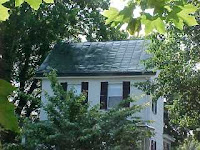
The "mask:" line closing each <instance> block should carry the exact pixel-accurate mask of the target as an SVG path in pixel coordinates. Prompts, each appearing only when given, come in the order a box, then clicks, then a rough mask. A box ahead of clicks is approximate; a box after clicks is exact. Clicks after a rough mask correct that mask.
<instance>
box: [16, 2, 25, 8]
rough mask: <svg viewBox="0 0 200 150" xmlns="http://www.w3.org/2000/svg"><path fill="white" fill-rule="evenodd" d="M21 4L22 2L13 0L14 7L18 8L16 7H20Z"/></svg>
mask: <svg viewBox="0 0 200 150" xmlns="http://www.w3.org/2000/svg"><path fill="white" fill-rule="evenodd" d="M23 2H24V0H15V6H16V7H18V6H20V5H21V4H22V3H23Z"/></svg>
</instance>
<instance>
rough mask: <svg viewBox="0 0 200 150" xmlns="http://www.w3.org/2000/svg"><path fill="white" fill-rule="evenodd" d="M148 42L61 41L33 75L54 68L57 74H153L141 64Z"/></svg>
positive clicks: (146, 56) (40, 74) (145, 57)
mask: <svg viewBox="0 0 200 150" xmlns="http://www.w3.org/2000/svg"><path fill="white" fill-rule="evenodd" d="M148 44H149V41H147V40H127V41H108V42H84V43H60V44H57V45H56V46H55V47H54V49H53V50H52V52H51V53H50V54H49V55H48V57H47V58H46V59H45V61H44V62H43V63H42V65H41V66H40V67H39V69H38V71H37V72H36V76H42V75H43V73H45V72H49V71H50V69H51V68H54V69H56V70H57V72H58V76H93V75H141V74H149V75H150V74H154V73H153V72H152V71H148V70H145V67H144V65H143V64H142V63H141V60H144V59H147V58H149V57H150V55H148V54H147V53H146V52H145V49H146V47H147V45H148Z"/></svg>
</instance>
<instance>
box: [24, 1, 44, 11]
mask: <svg viewBox="0 0 200 150" xmlns="http://www.w3.org/2000/svg"><path fill="white" fill-rule="evenodd" d="M25 1H26V2H27V3H28V4H29V5H30V6H31V8H33V9H34V10H38V9H39V7H40V4H41V3H42V0H25Z"/></svg>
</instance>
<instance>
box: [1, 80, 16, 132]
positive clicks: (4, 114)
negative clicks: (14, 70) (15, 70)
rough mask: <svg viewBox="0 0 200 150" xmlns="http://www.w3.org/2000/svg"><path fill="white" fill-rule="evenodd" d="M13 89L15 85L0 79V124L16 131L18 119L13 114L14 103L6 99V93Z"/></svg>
mask: <svg viewBox="0 0 200 150" xmlns="http://www.w3.org/2000/svg"><path fill="white" fill-rule="evenodd" d="M13 90H15V87H13V86H12V85H11V84H10V83H8V82H7V81H4V80H1V79H0V124H1V125H2V126H3V127H4V128H5V129H7V130H11V131H14V132H18V131H19V128H18V121H17V118H16V116H15V114H14V105H13V104H12V103H10V102H9V101H8V95H9V94H10V93H11V92H12V91H13Z"/></svg>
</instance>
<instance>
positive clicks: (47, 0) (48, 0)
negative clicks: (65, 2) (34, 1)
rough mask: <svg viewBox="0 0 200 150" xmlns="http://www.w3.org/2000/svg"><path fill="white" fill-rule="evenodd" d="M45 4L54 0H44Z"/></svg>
mask: <svg viewBox="0 0 200 150" xmlns="http://www.w3.org/2000/svg"><path fill="white" fill-rule="evenodd" d="M44 1H45V2H46V3H54V0H44Z"/></svg>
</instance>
